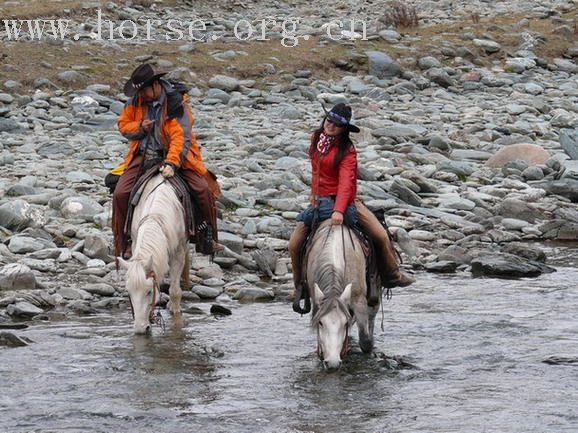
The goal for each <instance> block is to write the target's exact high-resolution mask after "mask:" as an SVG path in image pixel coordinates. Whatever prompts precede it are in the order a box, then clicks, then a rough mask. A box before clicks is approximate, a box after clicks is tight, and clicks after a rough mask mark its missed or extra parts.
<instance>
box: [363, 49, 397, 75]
mask: <svg viewBox="0 0 578 433" xmlns="http://www.w3.org/2000/svg"><path fill="white" fill-rule="evenodd" d="M366 54H367V59H368V61H369V75H373V76H375V77H377V78H379V79H382V78H392V77H397V76H399V75H401V66H400V65H399V63H397V62H396V61H395V60H393V59H392V58H391V57H389V56H388V55H387V54H385V53H382V52H380V51H367V52H366Z"/></svg>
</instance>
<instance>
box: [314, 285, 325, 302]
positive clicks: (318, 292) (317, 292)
mask: <svg viewBox="0 0 578 433" xmlns="http://www.w3.org/2000/svg"><path fill="white" fill-rule="evenodd" d="M314 289H315V299H317V300H318V301H321V300H322V299H323V298H324V297H325V295H324V294H323V292H322V291H321V289H320V288H319V286H318V285H317V283H315V287H314Z"/></svg>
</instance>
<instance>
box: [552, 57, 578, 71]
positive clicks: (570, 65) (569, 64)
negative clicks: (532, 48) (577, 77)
mask: <svg viewBox="0 0 578 433" xmlns="http://www.w3.org/2000/svg"><path fill="white" fill-rule="evenodd" d="M554 64H555V65H556V66H557V67H558V69H560V70H561V71H564V72H569V73H571V74H575V73H577V72H578V65H576V63H574V62H573V61H572V60H568V59H554Z"/></svg>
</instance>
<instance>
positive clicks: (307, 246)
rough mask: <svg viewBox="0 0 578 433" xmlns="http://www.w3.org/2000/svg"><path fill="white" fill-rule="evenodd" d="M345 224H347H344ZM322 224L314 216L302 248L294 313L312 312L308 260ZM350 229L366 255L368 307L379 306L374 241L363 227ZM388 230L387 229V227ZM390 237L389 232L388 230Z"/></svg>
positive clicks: (377, 272)
mask: <svg viewBox="0 0 578 433" xmlns="http://www.w3.org/2000/svg"><path fill="white" fill-rule="evenodd" d="M344 224H345V222H344ZM319 226H320V222H319V218H318V216H317V215H316V216H314V219H313V224H312V225H311V229H310V230H309V233H307V238H306V240H305V242H304V243H303V246H302V248H301V266H302V270H301V275H302V278H301V283H300V284H299V285H298V287H297V291H296V292H297V293H296V296H295V299H294V300H293V311H295V312H296V313H299V314H307V313H309V312H310V311H311V291H310V288H309V286H308V284H307V260H308V257H309V252H310V251H311V245H312V243H313V238H314V237H315V233H316V232H317V230H318V229H319ZM347 226H348V227H349V229H351V231H352V232H353V235H354V236H356V237H357V239H358V240H359V243H360V244H361V248H362V250H363V253H364V255H365V264H366V266H365V281H366V285H367V305H369V306H375V305H377V304H379V299H380V297H381V287H382V284H381V276H380V273H379V270H378V269H377V263H378V260H377V254H376V248H375V245H374V243H373V241H372V240H371V239H370V238H369V236H367V235H366V234H365V232H363V230H362V229H361V227H359V226H358V225H347ZM386 228H387V227H386ZM387 233H388V235H389V236H391V234H390V233H389V230H387ZM301 301H303V307H302V306H301Z"/></svg>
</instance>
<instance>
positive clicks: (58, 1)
mask: <svg viewBox="0 0 578 433" xmlns="http://www.w3.org/2000/svg"><path fill="white" fill-rule="evenodd" d="M182 1H183V0H163V1H162V2H161V3H159V6H160V7H173V6H176V5H178V4H179V3H182ZM107 3H108V1H106V0H88V1H87V0H24V1H19V2H18V5H16V4H13V3H11V2H10V1H9V0H0V19H6V18H11V19H34V18H46V19H50V18H63V17H65V16H66V17H69V16H80V15H86V14H88V13H92V11H94V10H95V9H98V8H104V7H105V6H106V4H107ZM118 3H123V2H118ZM153 3H155V1H154V0H133V2H132V4H133V5H137V6H143V7H145V8H148V7H150V6H151V5H152V4H153ZM65 10H66V11H67V12H64V11H65Z"/></svg>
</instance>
